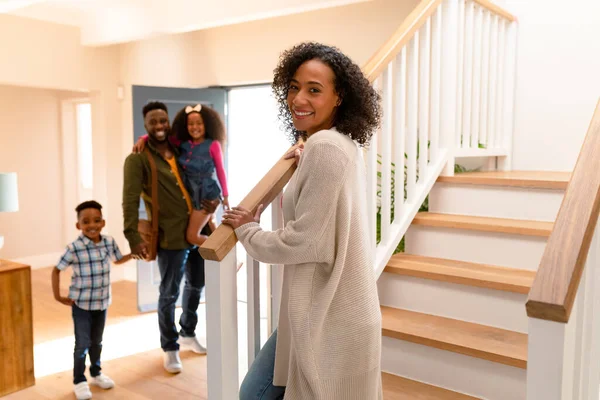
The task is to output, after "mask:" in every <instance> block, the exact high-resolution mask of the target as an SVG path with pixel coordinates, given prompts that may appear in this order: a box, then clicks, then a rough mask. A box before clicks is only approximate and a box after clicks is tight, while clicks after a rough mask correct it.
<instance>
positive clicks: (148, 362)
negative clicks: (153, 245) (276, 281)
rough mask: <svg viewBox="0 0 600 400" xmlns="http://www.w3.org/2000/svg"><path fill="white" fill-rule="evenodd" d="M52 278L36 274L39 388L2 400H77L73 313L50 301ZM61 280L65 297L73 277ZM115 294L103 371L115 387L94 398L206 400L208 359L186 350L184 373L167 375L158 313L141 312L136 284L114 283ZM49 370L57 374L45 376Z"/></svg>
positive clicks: (95, 393)
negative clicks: (138, 308) (74, 390)
mask: <svg viewBox="0 0 600 400" xmlns="http://www.w3.org/2000/svg"><path fill="white" fill-rule="evenodd" d="M50 273H51V268H44V269H39V270H34V271H32V297H33V326H34V328H33V329H34V343H35V348H34V359H35V366H36V385H35V386H33V387H31V388H28V389H26V390H22V391H20V392H16V393H13V394H10V395H8V396H6V397H4V398H3V400H30V399H52V400H63V399H65V400H66V399H74V398H75V396H74V395H73V391H72V388H73V384H72V379H73V378H72V365H73V361H72V357H73V355H72V354H73V353H72V352H73V345H74V341H73V321H72V320H71V312H70V309H69V308H68V307H66V306H64V305H62V304H60V303H58V302H56V301H55V300H54V298H53V296H52V289H51V284H50ZM61 275H62V276H61V278H62V279H61V289H62V290H63V293H65V294H66V292H67V290H68V286H69V282H70V277H69V275H68V272H67V273H63V274H61ZM112 293H113V303H112V305H111V306H110V308H109V311H108V320H107V324H106V328H105V335H104V343H103V360H104V361H103V362H102V368H103V372H105V373H106V374H107V375H108V376H110V377H111V378H112V379H113V380H114V381H115V384H116V386H115V388H113V389H110V390H102V389H100V388H98V387H94V386H92V393H93V396H94V397H93V398H94V399H128V400H146V399H161V400H162V399H178V400H179V399H182V400H184V399H200V400H202V399H207V395H206V357H205V356H199V355H196V354H194V353H191V352H189V351H182V352H181V358H182V361H183V367H184V371H183V372H182V373H181V374H178V375H171V374H169V373H167V372H166V371H165V370H164V369H163V367H162V350H161V349H160V348H159V336H158V323H157V317H156V313H140V312H139V311H138V310H137V306H136V289H135V283H133V282H128V281H121V282H114V283H113V285H112ZM140 332H141V333H140ZM105 356H106V357H105ZM48 371H53V373H51V374H47V372H48ZM56 371H60V372H56ZM88 376H89V375H88Z"/></svg>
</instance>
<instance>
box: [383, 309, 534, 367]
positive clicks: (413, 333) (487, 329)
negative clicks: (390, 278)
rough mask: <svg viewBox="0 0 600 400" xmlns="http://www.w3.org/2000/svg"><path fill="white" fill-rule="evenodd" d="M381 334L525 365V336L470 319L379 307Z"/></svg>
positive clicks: (506, 362)
mask: <svg viewBox="0 0 600 400" xmlns="http://www.w3.org/2000/svg"><path fill="white" fill-rule="evenodd" d="M381 315H382V334H383V336H387V337H391V338H395V339H400V340H405V341H408V342H412V343H417V344H421V345H425V346H430V347H434V348H437V349H441V350H447V351H452V352H455V353H459V354H464V355H467V356H471V357H477V358H481V359H484V360H489V361H492V362H496V363H500V364H505V365H510V366H513V367H518V368H527V335H526V334H524V333H519V332H513V331H508V330H505V329H500V328H494V327H491V326H486V325H479V324H475V323H472V322H465V321H460V320H456V319H450V318H445V317H438V316H435V315H429V314H423V313H419V312H414V311H407V310H402V309H398V308H392V307H385V306H382V307H381Z"/></svg>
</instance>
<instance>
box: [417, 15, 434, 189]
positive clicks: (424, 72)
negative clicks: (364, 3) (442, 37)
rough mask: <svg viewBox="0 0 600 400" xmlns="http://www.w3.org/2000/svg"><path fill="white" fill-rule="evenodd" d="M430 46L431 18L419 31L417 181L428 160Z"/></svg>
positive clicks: (420, 179)
mask: <svg viewBox="0 0 600 400" xmlns="http://www.w3.org/2000/svg"><path fill="white" fill-rule="evenodd" d="M430 48H431V18H428V19H427V21H426V22H425V25H423V27H422V28H421V30H420V32H419V57H420V61H419V183H423V182H425V179H426V178H427V161H428V160H429V79H430V72H431V65H430V63H429V57H430Z"/></svg>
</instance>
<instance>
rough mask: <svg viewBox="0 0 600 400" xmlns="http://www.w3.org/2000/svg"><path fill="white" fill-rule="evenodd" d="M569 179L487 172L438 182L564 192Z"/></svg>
mask: <svg viewBox="0 0 600 400" xmlns="http://www.w3.org/2000/svg"><path fill="white" fill-rule="evenodd" d="M570 179H571V173H570V172H555V171H489V172H464V173H461V174H456V175H454V176H440V177H439V178H438V180H437V181H438V182H444V183H461V184H472V185H490V186H512V187H530V188H538V189H561V190H564V189H566V188H567V185H568V184H569V180H570Z"/></svg>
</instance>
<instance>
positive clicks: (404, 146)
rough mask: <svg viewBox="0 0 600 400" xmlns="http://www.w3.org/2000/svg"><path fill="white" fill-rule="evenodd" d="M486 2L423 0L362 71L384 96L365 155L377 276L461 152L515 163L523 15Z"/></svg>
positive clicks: (505, 164)
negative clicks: (519, 38) (377, 126)
mask: <svg viewBox="0 0 600 400" xmlns="http://www.w3.org/2000/svg"><path fill="white" fill-rule="evenodd" d="M486 4H488V3H487V2H483V1H478V2H475V1H471V0H466V1H465V0H445V1H443V2H442V1H429V2H423V3H421V4H420V5H419V6H418V7H417V8H416V9H415V11H414V12H413V13H412V14H411V16H409V17H408V18H407V21H405V23H404V24H403V25H402V27H401V28H400V29H399V31H398V33H396V35H394V37H393V38H392V39H391V41H392V42H394V41H395V47H394V46H393V45H389V46H388V47H387V48H386V47H385V46H384V48H383V50H382V51H380V52H378V53H377V54H376V55H375V56H374V58H373V59H372V60H371V61H369V63H367V67H366V68H365V69H366V74H367V76H368V77H369V79H370V80H372V81H374V84H375V86H376V87H377V88H378V89H379V90H380V91H381V93H382V98H383V115H384V119H383V124H382V128H381V130H380V131H379V132H378V133H377V135H375V136H374V138H373V141H372V144H371V146H370V148H369V152H368V156H367V166H368V181H369V184H368V188H369V215H370V216H371V217H372V221H371V226H372V229H374V230H375V231H376V232H378V234H377V235H373V238H372V241H373V246H374V247H375V248H376V252H375V255H376V260H375V265H376V271H377V274H378V275H379V274H380V273H381V272H382V271H383V269H384V268H385V265H386V263H387V262H388V260H389V258H390V257H391V256H392V254H393V252H394V251H395V249H396V247H397V245H398V243H399V242H400V240H401V239H402V237H403V236H404V234H405V232H406V230H407V229H408V226H409V225H410V223H411V222H412V220H413V218H414V217H415V215H416V213H417V212H418V210H419V208H420V206H421V205H422V204H423V202H424V201H425V199H426V197H427V195H428V194H429V192H430V190H431V188H432V186H433V185H434V184H435V181H436V180H437V178H438V176H439V175H440V174H441V173H444V174H446V175H451V174H453V168H454V160H455V158H457V157H475V156H476V157H490V158H492V159H493V160H494V161H495V158H496V157H499V160H500V165H499V167H500V168H503V169H509V168H510V154H511V143H512V126H513V118H514V116H513V114H514V113H513V98H514V83H515V73H514V71H515V54H516V22H514V18H512V17H511V16H510V15H508V14H507V13H498V12H497V11H498V9H496V8H494V9H493V10H490V9H489V8H486V7H485V5H486ZM391 47H394V50H389V48H391ZM490 76H492V78H491V79H490V78H489V77H490ZM405 174H406V177H405ZM376 216H377V219H376ZM378 226H379V229H378V230H377V227H378Z"/></svg>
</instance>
